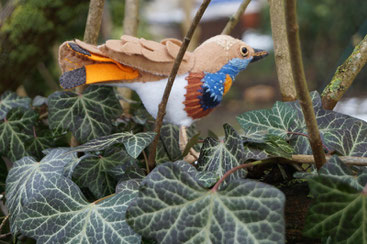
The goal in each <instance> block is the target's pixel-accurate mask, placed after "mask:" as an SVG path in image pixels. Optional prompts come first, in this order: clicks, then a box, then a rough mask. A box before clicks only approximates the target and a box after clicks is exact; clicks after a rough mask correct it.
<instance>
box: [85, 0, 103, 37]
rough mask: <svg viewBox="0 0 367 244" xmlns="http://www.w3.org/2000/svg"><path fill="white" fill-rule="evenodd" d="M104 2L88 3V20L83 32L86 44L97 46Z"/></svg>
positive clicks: (93, 0) (92, 1) (97, 0)
mask: <svg viewBox="0 0 367 244" xmlns="http://www.w3.org/2000/svg"><path fill="white" fill-rule="evenodd" d="M104 2H105V0H91V1H90V3H89V11H88V18H87V23H86V25H85V31H84V41H85V42H87V43H90V44H97V41H98V35H99V30H100V28H101V23H102V13H103V6H104Z"/></svg>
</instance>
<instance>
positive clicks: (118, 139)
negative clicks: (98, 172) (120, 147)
mask: <svg viewBox="0 0 367 244" xmlns="http://www.w3.org/2000/svg"><path fill="white" fill-rule="evenodd" d="M154 135H155V133H154V132H141V133H137V134H135V135H134V134H133V133H130V132H120V133H115V134H112V135H108V136H103V137H99V138H96V139H94V140H91V141H89V142H87V143H85V144H83V145H80V146H78V147H75V148H74V150H73V151H79V152H90V151H100V150H104V149H106V148H108V147H111V146H113V145H115V144H117V143H122V144H124V146H125V148H126V151H127V153H128V154H129V155H130V156H132V157H133V158H137V157H138V156H139V155H140V153H141V152H142V151H143V150H144V148H146V147H147V146H148V145H149V144H150V143H151V142H152V141H153V139H154Z"/></svg>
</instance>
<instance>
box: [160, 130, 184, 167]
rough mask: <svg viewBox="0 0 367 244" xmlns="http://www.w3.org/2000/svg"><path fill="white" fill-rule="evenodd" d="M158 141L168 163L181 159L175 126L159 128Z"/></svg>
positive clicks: (177, 132)
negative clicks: (166, 156)
mask: <svg viewBox="0 0 367 244" xmlns="http://www.w3.org/2000/svg"><path fill="white" fill-rule="evenodd" d="M160 139H161V141H162V143H163V146H164V149H165V150H166V152H167V155H168V157H169V159H170V161H176V160H178V159H180V158H181V157H182V152H181V150H180V145H179V128H178V126H176V125H172V124H165V125H163V126H162V128H161V134H160Z"/></svg>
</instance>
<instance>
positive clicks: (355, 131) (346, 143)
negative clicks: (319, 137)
mask: <svg viewBox="0 0 367 244" xmlns="http://www.w3.org/2000/svg"><path fill="white" fill-rule="evenodd" d="M344 124H345V125H347V126H343V130H337V131H335V132H334V133H330V134H329V135H328V137H327V140H328V142H329V144H331V145H332V147H333V148H334V149H335V150H336V151H337V152H338V153H340V154H341V155H344V156H355V157H366V156H367V150H366V149H367V123H366V122H364V121H362V120H357V119H354V118H349V119H347V120H346V121H345V122H344Z"/></svg>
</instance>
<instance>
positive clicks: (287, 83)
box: [269, 0, 297, 101]
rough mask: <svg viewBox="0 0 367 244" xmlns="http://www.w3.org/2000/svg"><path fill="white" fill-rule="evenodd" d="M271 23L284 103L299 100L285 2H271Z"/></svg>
mask: <svg viewBox="0 0 367 244" xmlns="http://www.w3.org/2000/svg"><path fill="white" fill-rule="evenodd" d="M269 6H270V23H271V31H272V36H273V41H274V58H275V65H276V70H277V75H278V81H279V88H280V93H281V94H282V100H283V101H294V100H297V93H296V88H295V87H294V82H293V75H292V66H291V62H290V54H289V46H288V39H287V29H286V24H285V12H284V10H285V9H284V1H278V0H269Z"/></svg>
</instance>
